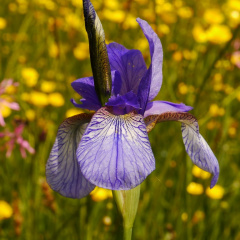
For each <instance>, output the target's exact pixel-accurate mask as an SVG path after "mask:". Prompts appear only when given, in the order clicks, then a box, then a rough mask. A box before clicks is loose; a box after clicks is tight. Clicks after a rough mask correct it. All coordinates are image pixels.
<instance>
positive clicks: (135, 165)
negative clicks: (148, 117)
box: [77, 108, 155, 190]
mask: <svg viewBox="0 0 240 240" xmlns="http://www.w3.org/2000/svg"><path fill="white" fill-rule="evenodd" d="M77 159H78V162H79V164H80V168H81V171H82V173H83V175H84V176H85V178H86V179H88V180H89V181H90V182H91V183H92V184H94V185H97V186H99V187H103V188H108V189H112V190H127V189H131V188H134V187H136V186H137V185H139V184H140V183H141V182H142V181H143V180H144V179H145V178H146V177H147V176H148V175H149V174H150V173H151V172H152V171H153V170H154V169H155V160H154V156H153V153H152V149H151V146H150V143H149V140H148V135H147V131H146V126H145V124H144V122H143V117H142V116H141V115H137V114H134V113H133V112H132V113H129V114H127V115H119V116H115V115H113V114H111V113H110V112H109V111H108V110H107V108H101V109H99V111H98V112H97V113H96V114H95V115H94V116H93V118H92V120H91V122H90V124H89V125H88V127H87V129H86V131H85V133H84V135H83V137H82V140H81V142H80V145H79V147H78V149H77Z"/></svg>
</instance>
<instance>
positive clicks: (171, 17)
mask: <svg viewBox="0 0 240 240" xmlns="http://www.w3.org/2000/svg"><path fill="white" fill-rule="evenodd" d="M161 18H162V20H163V21H164V22H165V23H168V24H171V23H175V22H176V21H177V16H176V14H175V13H171V12H164V13H162V14H161Z"/></svg>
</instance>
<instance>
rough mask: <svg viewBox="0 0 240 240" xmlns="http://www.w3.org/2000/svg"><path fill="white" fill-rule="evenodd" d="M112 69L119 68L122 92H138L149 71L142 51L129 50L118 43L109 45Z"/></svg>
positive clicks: (122, 93)
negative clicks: (143, 78)
mask: <svg viewBox="0 0 240 240" xmlns="http://www.w3.org/2000/svg"><path fill="white" fill-rule="evenodd" d="M107 50H108V56H109V61H110V66H111V70H117V71H118V72H119V73H120V75H121V78H122V87H121V91H120V94H121V95H124V94H126V93H127V92H130V91H133V92H134V93H135V94H137V92H138V86H139V83H140V81H141V79H142V77H143V76H144V75H145V73H146V71H147V67H146V64H145V62H144V59H143V56H142V53H141V52H140V51H139V50H135V49H132V50H128V49H126V48H125V47H123V46H122V45H120V44H118V43H110V44H109V45H107Z"/></svg>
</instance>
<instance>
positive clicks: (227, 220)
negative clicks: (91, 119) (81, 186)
mask: <svg viewBox="0 0 240 240" xmlns="http://www.w3.org/2000/svg"><path fill="white" fill-rule="evenodd" d="M92 3H93V5H94V7H95V9H96V11H97V13H98V15H99V18H100V19H101V21H102V24H103V27H104V30H105V34H106V39H107V43H109V42H112V41H115V42H118V43H120V44H122V45H124V46H125V47H127V48H129V49H133V48H134V49H139V50H141V51H142V53H143V56H144V59H145V60H146V63H147V64H148V65H149V63H150V55H149V49H148V43H147V40H146V39H145V37H144V35H143V33H142V32H141V29H140V27H139V26H138V24H137V22H136V21H135V19H136V18H137V17H140V18H142V19H145V20H147V21H148V23H149V24H150V25H151V26H152V27H153V29H154V30H155V31H156V33H157V34H158V36H159V37H160V39H161V41H162V45H163V51H164V63H163V85H162V89H161V91H160V93H159V95H158V96H157V99H161V100H166V101H172V102H176V103H179V102H184V103H185V104H187V105H190V106H193V107H194V110H193V111H192V113H193V114H194V115H195V116H196V117H197V118H198V120H199V125H200V131H201V134H202V135H203V136H204V138H205V139H206V141H207V142H208V143H209V145H210V147H211V148H212V150H213V152H214V153H215V155H216V157H217V159H218V161H219V164H220V177H219V181H218V185H217V186H215V187H214V188H213V189H212V190H209V185H210V175H209V174H207V173H206V172H203V171H201V170H200V169H198V168H196V167H193V164H192V163H191V160H190V158H189V157H188V156H187V154H186V152H185V150H184V145H183V142H182V136H181V130H180V124H179V123H176V122H166V123H161V124H158V125H157V126H156V127H155V129H154V131H152V132H151V133H150V134H149V138H150V141H151V144H152V148H153V152H154V155H155V158H156V170H155V171H154V172H153V173H152V174H151V175H150V176H149V177H148V178H147V179H146V180H145V181H144V182H143V184H142V186H141V198H140V204H139V209H138V214H137V218H136V221H135V226H134V229H133V239H135V240H145V239H153V240H157V239H166V240H172V239H188V240H190V239H197V240H206V239H211V240H215V239H218V240H219V239H221V240H222V239H223V240H224V239H226V240H229V239H234V240H239V239H240V176H239V168H240V130H239V128H240V126H239V120H240V107H239V106H240V84H239V83H240V71H239V68H240V31H239V23H240V1H239V0H226V1H221V0H218V1H217V0H212V1H206V0H204V1H191V0H175V1H172V0H169V1H168V0H151V1H150V0H122V1H121V0H98V1H97V0H92ZM91 75H92V73H91V67H90V59H89V53H88V43H87V35H86V32H85V27H84V21H83V10H82V1H81V0H54V1H53V0H12V1H11V0H1V4H0V94H1V96H0V116H2V120H0V123H1V125H2V126H0V151H1V152H0V239H1V240H5V239H6V240H9V239H23V240H38V239H39V240H43V239H46V240H51V239H54V240H56V239H70V240H72V239H73V240H75V239H80V240H85V239H86V240H95V239H96V240H101V239H104V240H108V239H109V240H110V239H121V236H122V224H121V220H120V218H119V215H118V213H117V210H116V206H115V204H114V202H113V199H112V195H111V192H109V191H107V190H104V189H96V190H95V191H94V192H93V193H92V194H91V195H90V196H88V197H86V198H84V199H81V200H76V199H67V198H64V197H62V196H60V195H59V194H57V193H55V192H53V191H52V190H51V189H50V188H49V186H48V184H47V183H46V179H45V163H46V161H47V159H48V155H49V152H50V150H51V147H52V145H53V143H54V140H55V137H56V132H57V128H58V126H59V124H60V123H61V122H62V121H63V120H64V119H65V118H66V117H69V116H72V115H75V114H78V113H80V112H83V111H82V110H80V109H75V108H74V107H73V105H72V104H71V103H70V99H71V98H74V99H76V100H79V99H80V97H79V96H78V95H77V94H76V93H74V91H73V90H72V88H71V86H70V84H71V82H72V81H74V80H76V79H77V78H81V77H84V76H91ZM4 79H5V81H3V80H4ZM6 79H13V81H14V83H12V82H11V81H8V82H7V81H6ZM17 103H18V105H17ZM14 104H15V105H14ZM11 108H14V109H16V110H14V109H11ZM17 109H18V110H17ZM3 119H4V121H5V125H4V122H3ZM25 150H26V152H24V151H25Z"/></svg>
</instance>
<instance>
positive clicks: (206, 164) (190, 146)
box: [145, 112, 219, 188]
mask: <svg viewBox="0 0 240 240" xmlns="http://www.w3.org/2000/svg"><path fill="white" fill-rule="evenodd" d="M163 121H179V122H181V123H182V137H183V143H184V145H185V149H186V152H187V153H188V155H189V156H190V158H191V160H192V162H193V163H194V164H196V165H197V166H198V167H200V168H201V169H203V170H205V171H207V172H210V173H212V174H213V178H212V181H211V186H210V187H211V188H212V187H214V185H215V184H216V183H217V180H218V176H219V164H218V161H217V159H216V157H215V155H214V153H213V152H212V150H211V149H210V147H209V146H208V144H207V142H206V141H205V140H204V138H203V137H202V135H201V134H200V133H199V126H198V122H197V119H196V118H195V117H194V116H193V115H191V114H190V113H184V112H166V113H163V114H160V115H151V116H148V117H147V118H145V123H146V125H147V130H148V132H149V131H151V130H152V129H153V127H154V126H155V124H156V123H157V122H163Z"/></svg>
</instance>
